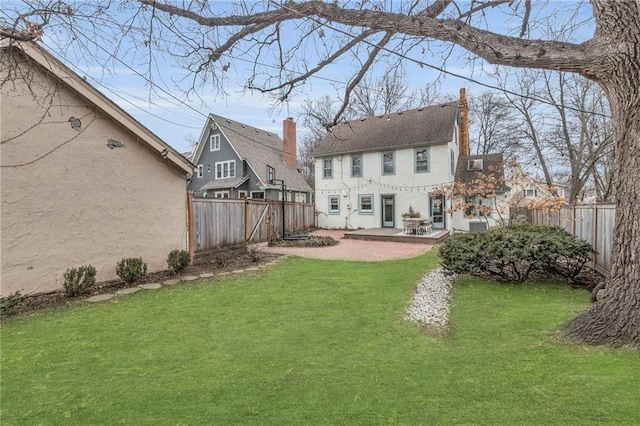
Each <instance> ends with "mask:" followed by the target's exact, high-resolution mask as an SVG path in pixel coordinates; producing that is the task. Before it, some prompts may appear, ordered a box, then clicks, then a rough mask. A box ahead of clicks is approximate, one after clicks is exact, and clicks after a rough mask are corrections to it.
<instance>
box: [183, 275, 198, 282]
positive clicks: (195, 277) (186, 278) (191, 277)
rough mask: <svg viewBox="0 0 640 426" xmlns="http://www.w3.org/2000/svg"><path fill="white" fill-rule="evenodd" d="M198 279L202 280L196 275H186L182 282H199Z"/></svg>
mask: <svg viewBox="0 0 640 426" xmlns="http://www.w3.org/2000/svg"><path fill="white" fill-rule="evenodd" d="M198 278H200V277H198V276H196V275H186V276H184V277H182V281H194V280H197V279H198Z"/></svg>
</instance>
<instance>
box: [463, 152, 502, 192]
mask: <svg viewBox="0 0 640 426" xmlns="http://www.w3.org/2000/svg"><path fill="white" fill-rule="evenodd" d="M477 160H481V162H480V163H479V162H477ZM470 161H474V165H475V167H473V169H472V170H469V169H470V167H469V164H470ZM485 177H486V178H489V181H491V182H495V183H497V186H496V192H506V191H508V190H509V189H510V188H509V187H508V186H507V185H506V184H505V181H504V162H503V160H502V154H484V155H461V156H459V157H458V164H457V166H456V174H455V177H454V180H455V182H457V183H461V184H472V183H473V182H474V181H475V180H476V179H478V178H482V179H484V178H485Z"/></svg>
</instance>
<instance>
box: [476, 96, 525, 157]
mask: <svg viewBox="0 0 640 426" xmlns="http://www.w3.org/2000/svg"><path fill="white" fill-rule="evenodd" d="M518 126H519V124H518V121H517V120H516V118H515V113H514V110H513V108H511V106H510V105H509V102H508V101H507V100H506V99H505V98H504V97H503V96H501V95H500V94H499V93H494V92H484V93H482V94H481V95H479V96H469V127H470V129H469V133H471V134H472V135H474V134H475V135H476V136H475V137H471V141H470V142H471V145H472V147H473V148H472V151H473V152H475V153H476V154H491V153H503V154H505V159H506V160H509V159H510V158H513V157H515V156H517V154H518V153H517V149H518V148H519V147H520V140H519V139H518V138H517V137H514V135H515V134H517V133H518V131H519V129H518Z"/></svg>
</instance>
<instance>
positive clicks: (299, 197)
mask: <svg viewBox="0 0 640 426" xmlns="http://www.w3.org/2000/svg"><path fill="white" fill-rule="evenodd" d="M306 202H307V196H306V194H305V193H304V192H296V203H306Z"/></svg>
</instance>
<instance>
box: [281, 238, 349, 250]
mask: <svg viewBox="0 0 640 426" xmlns="http://www.w3.org/2000/svg"><path fill="white" fill-rule="evenodd" d="M338 243H339V241H338V240H336V239H335V238H332V237H322V236H311V237H309V238H307V239H300V240H281V239H278V240H272V241H271V245H272V246H275V247H328V246H335V245H337V244H338Z"/></svg>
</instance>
